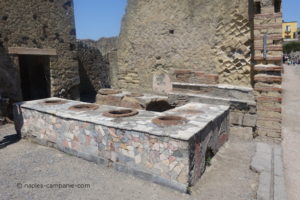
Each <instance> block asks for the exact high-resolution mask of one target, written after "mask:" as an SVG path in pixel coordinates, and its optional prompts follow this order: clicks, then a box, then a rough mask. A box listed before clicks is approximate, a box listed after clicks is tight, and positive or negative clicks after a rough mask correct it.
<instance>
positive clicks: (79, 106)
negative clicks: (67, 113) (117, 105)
mask: <svg viewBox="0 0 300 200" xmlns="http://www.w3.org/2000/svg"><path fill="white" fill-rule="evenodd" d="M98 108H99V106H98V105H95V104H77V105H74V106H71V107H70V108H69V110H74V111H89V110H96V109H98Z"/></svg>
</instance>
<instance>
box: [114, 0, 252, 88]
mask: <svg viewBox="0 0 300 200" xmlns="http://www.w3.org/2000/svg"><path fill="white" fill-rule="evenodd" d="M248 9H249V6H248V0H232V1H224V0H164V1H161V0H153V1H148V0H129V1H128V7H127V12H126V15H125V17H124V19H123V22H122V30H121V33H120V37H119V44H118V68H119V71H118V84H119V85H118V86H119V87H121V88H145V89H149V90H150V89H151V87H152V77H153V74H155V73H161V72H163V73H169V71H170V70H171V69H174V68H175V69H191V70H198V71H203V72H205V73H210V74H218V75H219V81H220V83H227V84H233V85H245V86H250V84H251V81H250V80H251V76H250V71H251V67H250V61H251V48H250V47H251V42H250V41H251V40H250V39H251V32H250V23H249V17H248V16H249V12H248Z"/></svg>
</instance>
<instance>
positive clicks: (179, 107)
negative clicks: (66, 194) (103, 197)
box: [0, 0, 282, 191]
mask: <svg viewBox="0 0 300 200" xmlns="http://www.w3.org/2000/svg"><path fill="white" fill-rule="evenodd" d="M0 13H1V15H2V16H1V19H0V58H1V60H0V72H1V73H0V84H1V86H0V95H1V96H5V97H9V98H10V99H11V100H12V101H14V102H15V101H21V100H33V99H43V98H47V97H50V96H60V97H66V98H69V99H70V98H77V97H79V89H80V93H81V100H84V101H92V103H94V101H95V102H96V104H87V103H79V102H76V101H71V100H66V99H60V98H47V99H43V100H35V101H29V102H25V103H23V102H22V103H17V104H16V107H15V110H14V111H15V113H14V114H15V115H14V116H15V122H16V130H17V131H18V132H19V133H21V135H22V136H23V137H27V138H30V139H32V140H33V141H35V142H38V143H40V144H43V145H49V146H51V147H55V148H58V149H60V150H62V151H64V152H66V153H69V154H72V155H76V156H79V157H82V158H84V159H87V160H90V161H94V162H97V163H102V164H103V163H105V164H107V166H110V167H114V168H115V169H117V170H119V171H125V172H128V173H132V174H134V175H136V176H139V177H142V178H145V179H148V180H151V181H154V182H156V183H160V184H163V185H167V186H170V187H173V188H176V189H179V190H180V191H187V190H188V188H189V187H190V186H192V185H193V184H194V183H195V182H196V181H197V180H198V179H199V178H200V177H201V175H202V174H203V172H204V170H205V162H206V160H207V159H208V158H210V156H212V155H214V154H215V153H216V152H217V151H218V149H219V148H220V146H222V145H223V144H224V143H225V142H226V141H227V140H228V137H229V133H237V134H243V135H246V136H248V137H249V138H251V139H252V138H253V137H254V136H256V135H260V136H270V137H277V138H279V137H281V92H282V91H281V81H282V80H281V71H282V67H281V64H282V63H281V57H282V47H281V42H282V39H281V35H280V34H281V23H282V14H281V1H280V0H253V1H252V0H231V1H225V0H209V1H208V0H164V1H161V0H152V1H148V0H129V1H128V8H127V12H126V15H125V16H124V19H123V23H122V28H121V33H120V36H119V38H108V39H101V40H99V41H89V40H87V41H78V42H77V44H76V40H75V27H74V16H73V7H72V1H70V0H61V1H53V0H49V1H42V2H40V1H34V0H32V1H26V2H25V1H24V0H18V1H14V2H12V1H9V2H7V1H4V0H0ZM20 13H22V15H21V14H20ZM78 61H79V67H78ZM79 82H80V87H79ZM109 87H113V89H107V88H109ZM103 88H106V89H103ZM98 90H99V91H98ZM97 91H98V92H97ZM96 92H97V95H96ZM89 94H91V96H93V98H94V101H93V100H91V99H89V98H88V99H85V98H83V96H85V95H87V96H88V95H89ZM1 96H0V97H1ZM174 163H176V164H174Z"/></svg>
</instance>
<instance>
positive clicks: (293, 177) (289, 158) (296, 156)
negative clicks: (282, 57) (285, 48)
mask: <svg viewBox="0 0 300 200" xmlns="http://www.w3.org/2000/svg"><path fill="white" fill-rule="evenodd" d="M283 89H284V96H283V127H282V133H283V157H284V167H285V177H286V186H287V195H288V199H289V200H299V199H300V152H299V148H300V65H297V66H285V74H284V82H283Z"/></svg>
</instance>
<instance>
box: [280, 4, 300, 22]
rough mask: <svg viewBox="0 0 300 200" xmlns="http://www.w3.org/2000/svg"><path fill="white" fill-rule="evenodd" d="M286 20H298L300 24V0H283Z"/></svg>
mask: <svg viewBox="0 0 300 200" xmlns="http://www.w3.org/2000/svg"><path fill="white" fill-rule="evenodd" d="M282 2H283V5H282V7H283V18H284V21H298V26H300V24H299V23H300V0H283V1H282Z"/></svg>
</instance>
